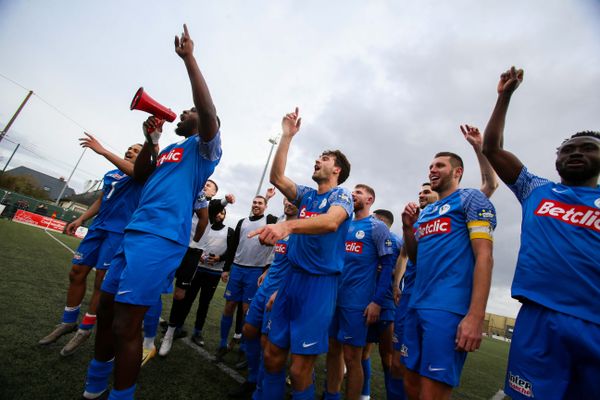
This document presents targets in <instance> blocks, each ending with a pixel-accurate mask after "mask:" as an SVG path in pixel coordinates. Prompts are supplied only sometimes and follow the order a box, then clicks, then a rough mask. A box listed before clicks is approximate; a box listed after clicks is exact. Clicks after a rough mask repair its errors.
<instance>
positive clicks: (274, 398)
mask: <svg viewBox="0 0 600 400" xmlns="http://www.w3.org/2000/svg"><path fill="white" fill-rule="evenodd" d="M313 393H314V388H313ZM284 397H285V368H284V369H282V370H281V371H279V372H275V373H270V372H269V371H267V370H266V369H265V375H264V378H263V384H262V398H263V400H281V399H283V398H284Z"/></svg>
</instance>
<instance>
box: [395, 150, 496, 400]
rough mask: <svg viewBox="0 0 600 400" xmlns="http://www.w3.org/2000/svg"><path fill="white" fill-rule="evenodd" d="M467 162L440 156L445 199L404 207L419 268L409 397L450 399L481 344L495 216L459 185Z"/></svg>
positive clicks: (407, 352) (435, 180)
mask: <svg viewBox="0 0 600 400" xmlns="http://www.w3.org/2000/svg"><path fill="white" fill-rule="evenodd" d="M463 168H464V167H463V164H462V159H461V158H460V157H459V156H457V155H456V154H454V153H450V152H441V153H438V154H436V155H435V158H434V159H433V161H432V163H431V165H430V167H429V181H430V182H431V187H432V189H433V190H435V191H436V192H437V193H438V194H439V197H440V199H439V200H438V201H437V202H435V203H433V204H430V205H428V206H426V207H425V208H424V209H423V210H422V211H421V212H420V213H419V208H418V205H417V204H415V203H409V204H408V205H407V206H406V208H405V209H404V211H403V213H402V224H403V226H402V230H403V234H404V243H405V248H406V253H407V255H408V258H409V259H410V260H411V261H412V262H414V263H417V266H418V267H417V274H416V280H415V283H414V287H413V292H412V294H411V299H410V303H409V305H408V307H409V309H408V312H407V315H406V319H405V323H404V325H405V326H404V336H403V341H402V350H403V351H402V361H403V363H404V365H405V366H406V367H407V372H406V374H405V378H404V386H405V390H406V394H407V395H408V396H409V398H415V399H416V398H428V399H429V398H431V399H447V398H450V394H451V392H452V388H453V387H455V386H457V385H458V383H459V380H460V373H461V371H462V367H463V365H464V361H465V359H466V354H467V352H469V351H474V350H476V349H477V348H479V346H480V344H481V336H482V329H483V319H484V317H485V306H486V303H487V298H488V295H489V289H490V285H491V276H492V265H493V258H492V233H493V230H494V228H495V226H496V216H495V210H494V206H493V205H492V204H491V203H490V201H489V200H488V199H487V198H486V197H485V195H484V194H483V193H481V191H479V190H476V189H459V182H460V179H461V178H462V174H463Z"/></svg>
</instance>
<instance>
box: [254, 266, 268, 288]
mask: <svg viewBox="0 0 600 400" xmlns="http://www.w3.org/2000/svg"><path fill="white" fill-rule="evenodd" d="M267 271H268V270H267ZM267 271H265V272H263V273H262V274H260V276H259V277H258V279H257V281H256V286H258V287H260V286H261V285H262V284H263V282H264V281H265V277H266V276H267Z"/></svg>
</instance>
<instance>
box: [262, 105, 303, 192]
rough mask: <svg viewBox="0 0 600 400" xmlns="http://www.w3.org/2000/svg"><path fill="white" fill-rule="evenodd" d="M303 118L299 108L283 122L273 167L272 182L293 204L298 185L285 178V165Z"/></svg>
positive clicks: (287, 115) (284, 118)
mask: <svg viewBox="0 0 600 400" xmlns="http://www.w3.org/2000/svg"><path fill="white" fill-rule="evenodd" d="M301 123H302V118H300V117H299V114H298V107H296V110H294V112H293V113H289V114H286V115H285V116H284V117H283V119H282V120H281V128H282V135H281V140H280V142H279V146H278V147H277V151H276V152H275V157H274V158H273V164H272V165H271V174H270V177H269V179H270V181H271V184H273V185H275V187H276V188H277V189H279V191H280V192H281V193H282V194H283V195H284V196H285V197H286V198H287V199H288V200H289V201H291V202H294V201H295V200H296V196H297V193H296V184H295V183H294V181H292V180H291V179H290V178H288V177H287V176H285V165H286V163H287V156H288V151H289V149H290V143H292V139H293V137H294V135H296V133H298V131H299V130H300V124H301Z"/></svg>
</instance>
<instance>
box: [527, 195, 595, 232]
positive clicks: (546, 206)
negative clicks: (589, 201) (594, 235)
mask: <svg viewBox="0 0 600 400" xmlns="http://www.w3.org/2000/svg"><path fill="white" fill-rule="evenodd" d="M535 215H537V216H540V217H550V218H554V219H557V220H559V221H562V222H565V223H567V224H569V225H574V226H580V227H582V228H587V229H592V230H595V231H596V232H600V210H598V209H595V208H593V207H588V206H582V205H571V204H566V203H561V202H559V201H554V200H547V199H543V200H542V201H541V202H540V204H539V205H538V208H537V209H536V210H535Z"/></svg>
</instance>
